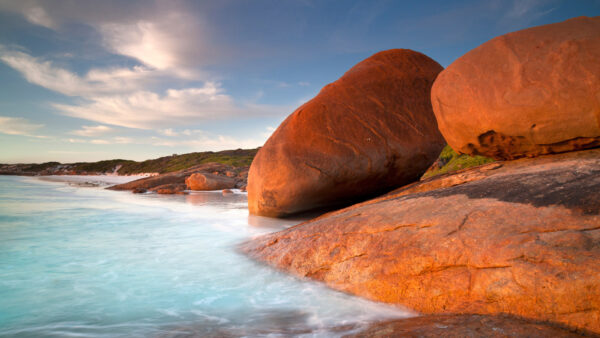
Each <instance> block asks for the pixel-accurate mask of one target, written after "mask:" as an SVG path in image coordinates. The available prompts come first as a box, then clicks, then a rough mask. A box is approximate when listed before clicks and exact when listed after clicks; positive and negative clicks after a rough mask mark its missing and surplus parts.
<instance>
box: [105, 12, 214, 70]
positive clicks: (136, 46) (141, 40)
mask: <svg viewBox="0 0 600 338" xmlns="http://www.w3.org/2000/svg"><path fill="white" fill-rule="evenodd" d="M97 28H98V31H99V32H100V33H101V35H102V37H103V41H104V44H105V46H106V47H107V49H108V50H111V51H113V52H114V53H117V54H120V55H125V56H128V57H131V58H134V59H137V60H138V61H140V62H142V63H143V64H144V65H147V66H150V67H152V68H155V69H159V70H173V71H174V72H176V73H177V74H179V75H180V76H182V77H185V76H186V74H187V73H190V72H191V70H190V68H193V67H197V66H198V65H203V64H206V63H210V61H211V60H213V59H214V58H213V56H212V54H214V49H213V48H208V46H207V45H208V43H207V41H205V40H206V39H205V38H204V32H205V31H206V30H207V29H206V27H205V26H203V25H202V24H201V21H200V20H199V18H198V16H191V15H190V14H187V13H182V12H177V11H172V12H167V13H164V14H163V15H161V16H160V17H153V18H151V19H138V20H132V21H130V22H126V23H112V22H108V23H101V24H99V25H98V26H97ZM187 76H189V75H187Z"/></svg>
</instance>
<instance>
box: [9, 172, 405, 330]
mask: <svg viewBox="0 0 600 338" xmlns="http://www.w3.org/2000/svg"><path fill="white" fill-rule="evenodd" d="M295 222H297V221H295ZM293 223H294V221H281V220H272V219H265V218H261V217H250V216H248V210H247V208H246V196H245V195H244V194H235V195H232V196H222V195H221V194H220V193H216V192H206V193H196V194H192V195H185V196H182V195H177V196H163V195H135V194H131V193H129V192H115V191H108V190H104V189H102V188H98V187H96V188H89V187H77V186H71V185H68V184H66V183H65V182H47V181H42V180H39V179H37V178H28V177H10V176H0V336H11V337H12V336H15V337H119V336H122V337H187V336H197V337H241V336H247V337H261V336H264V337H288V336H299V337H337V336H342V335H344V334H347V333H349V332H356V331H357V330H360V329H361V328H364V327H365V325H366V324H367V323H369V322H372V321H377V320H384V319H390V318H399V317H408V316H411V315H413V314H412V313H411V312H409V311H407V310H404V309H401V308H397V307H392V306H389V305H384V304H379V303H374V302H370V301H367V300H363V299H359V298H356V297H352V296H349V295H346V294H343V293H339V292H336V291H333V290H330V289H328V288H326V287H324V286H323V285H321V284H318V283H315V282H312V281H307V280H301V279H297V278H295V277H292V276H289V275H286V274H283V273H280V272H278V271H276V270H274V269H271V268H269V267H267V266H263V265H261V264H258V263H256V262H253V261H251V260H250V259H248V258H246V257H245V256H244V255H242V254H239V253H238V252H237V251H236V246H237V245H238V244H239V243H240V242H243V241H244V240H247V239H249V238H251V237H253V236H258V235H260V234H264V233H268V232H271V231H276V230H278V229H282V228H283V227H286V226H290V225H292V224H293Z"/></svg>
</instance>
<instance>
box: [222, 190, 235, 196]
mask: <svg viewBox="0 0 600 338" xmlns="http://www.w3.org/2000/svg"><path fill="white" fill-rule="evenodd" d="M221 193H222V194H223V196H225V195H230V194H233V191H232V190H231V189H223V191H221Z"/></svg>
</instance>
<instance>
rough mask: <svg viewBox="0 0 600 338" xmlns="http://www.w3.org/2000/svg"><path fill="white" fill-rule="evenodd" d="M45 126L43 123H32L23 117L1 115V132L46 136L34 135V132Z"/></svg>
mask: <svg viewBox="0 0 600 338" xmlns="http://www.w3.org/2000/svg"><path fill="white" fill-rule="evenodd" d="M43 126H44V125H43V124H36V123H31V122H29V121H28V120H27V119H24V118H21V117H7V116H0V133H2V134H8V135H22V136H31V137H38V138H46V137H45V136H41V135H34V132H36V131H37V130H38V129H40V128H42V127H43Z"/></svg>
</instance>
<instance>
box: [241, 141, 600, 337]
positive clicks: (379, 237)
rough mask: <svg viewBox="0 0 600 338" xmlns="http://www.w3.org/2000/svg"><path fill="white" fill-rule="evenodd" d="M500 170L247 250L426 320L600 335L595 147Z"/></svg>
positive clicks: (398, 195)
mask: <svg viewBox="0 0 600 338" xmlns="http://www.w3.org/2000/svg"><path fill="white" fill-rule="evenodd" d="M501 164H502V165H501V166H499V164H498V163H493V164H489V165H487V166H481V167H478V168H474V169H467V170H465V171H462V172H459V173H457V174H448V175H442V176H441V177H439V178H432V179H429V180H426V181H425V182H424V183H418V184H413V185H411V186H409V187H406V188H402V189H398V190H397V191H395V192H392V193H390V194H388V195H386V196H383V197H380V198H378V199H374V200H371V201H367V202H364V203H361V204H357V205H355V206H352V207H349V208H347V209H343V210H340V211H336V212H331V213H329V214H326V215H323V216H321V217H319V218H316V219H314V220H311V221H308V222H305V223H302V224H300V225H297V226H294V227H292V228H289V229H287V230H284V231H281V232H278V233H274V234H270V235H267V236H264V237H260V238H257V239H255V240H253V241H251V242H249V243H246V244H245V245H244V246H243V248H242V249H243V250H244V251H245V252H247V253H248V254H249V255H251V256H252V257H254V258H256V259H258V260H261V261H264V262H266V263H268V264H270V265H272V266H275V267H278V268H280V269H283V270H285V271H288V272H291V273H293V274H295V275H298V276H302V277H309V278H312V279H316V280H320V281H323V282H325V283H326V284H327V285H329V286H331V287H333V288H335V289H338V290H341V291H344V292H348V293H352V294H356V295H359V296H363V297H366V298H369V299H372V300H376V301H382V302H387V303H396V304H402V305H404V306H408V307H409V308H412V309H414V310H416V311H419V312H422V313H479V314H498V313H510V314H513V315H516V316H520V317H526V318H530V319H535V320H544V321H552V322H557V323H561V324H564V325H567V326H569V327H573V328H579V329H586V330H590V331H592V332H595V333H600V273H598V272H599V271H600V194H598V192H599V191H600V149H594V150H587V151H578V152H569V153H564V154H560V155H552V156H544V157H538V158H533V159H521V160H516V161H511V162H503V163H501ZM486 169H487V170H486ZM457 176H459V177H457ZM453 177H455V178H453ZM439 181H442V182H439Z"/></svg>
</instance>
